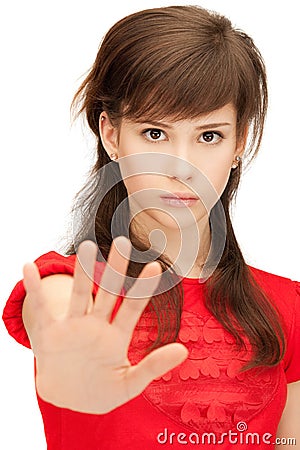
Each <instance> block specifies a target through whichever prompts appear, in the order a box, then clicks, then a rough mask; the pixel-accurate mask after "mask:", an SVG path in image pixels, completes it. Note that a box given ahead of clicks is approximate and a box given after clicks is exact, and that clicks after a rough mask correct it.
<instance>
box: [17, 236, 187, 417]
mask: <svg viewBox="0 0 300 450" xmlns="http://www.w3.org/2000/svg"><path fill="white" fill-rule="evenodd" d="M130 252H131V243H130V241H129V240H128V239H127V238H126V237H124V236H119V237H118V238H116V239H115V240H114V241H113V243H112V246H111V249H110V252H109V255H108V260H107V264H106V266H105V270H104V272H103V275H102V278H101V283H100V286H99V289H98V292H97V295H96V297H95V301H94V302H93V306H92V307H91V308H88V303H89V299H90V297H91V292H92V289H93V274H94V267H95V261H96V255H97V246H96V244H94V243H93V242H92V241H84V242H82V243H81V244H80V246H79V249H78V253H77V258H76V263H75V270H74V278H73V287H72V294H71V298H70V306H69V310H68V313H67V314H66V315H65V316H64V317H63V318H60V319H54V318H53V317H52V316H51V315H50V314H49V311H47V307H46V298H47V293H46V292H44V290H43V286H42V283H41V279H40V275H39V271H38V268H37V266H36V265H35V264H34V263H27V264H25V265H24V268H23V273H24V285H25V288H26V291H27V294H28V296H29V297H30V301H31V302H33V307H34V308H35V310H36V313H37V315H38V320H37V322H36V324H35V325H34V327H33V329H32V330H31V334H30V340H31V344H32V349H33V352H34V354H35V356H36V361H37V375H36V387H37V391H38V394H39V395H40V397H41V398H43V399H44V400H45V401H48V402H50V403H53V404H54V405H56V406H59V407H63V408H68V409H72V410H75V411H79V412H85V413H91V414H104V413H106V412H109V411H111V410H113V409H114V408H116V407H118V406H120V405H122V404H124V403H126V402H127V401H129V400H131V399H132V398H134V397H136V396H137V395H139V394H140V393H141V392H142V391H143V390H144V389H145V387H146V386H147V385H148V384H149V383H150V382H151V381H152V380H153V379H154V378H156V377H158V376H161V375H163V374H164V373H166V372H167V371H169V370H171V369H172V368H173V367H175V366H176V365H178V364H180V363H181V362H182V361H183V360H184V359H185V358H186V357H187V349H186V348H185V347H184V346H183V345H181V344H179V343H172V344H168V345H165V346H163V347H160V348H159V349H156V350H154V351H153V352H151V353H150V354H149V355H147V356H146V357H145V358H144V359H143V360H142V361H140V362H139V364H137V365H135V366H132V365H131V364H130V362H129V360H128V356H127V353H128V347H129V344H130V341H131V338H132V334H133V331H134V328H135V326H136V324H137V322H138V320H139V318H140V316H141V314H142V312H143V310H144V308H145V307H146V305H147V304H148V302H149V300H150V298H151V296H152V295H153V293H154V291H155V289H156V287H157V285H158V283H159V279H160V275H161V267H160V264H159V263H158V262H152V263H149V264H147V265H146V266H145V267H144V268H143V270H142V272H141V273H140V275H139V277H138V278H137V280H136V281H135V283H134V285H133V286H132V287H131V288H130V289H129V290H128V292H127V294H126V297H125V298H124V300H123V302H122V304H121V306H120V308H119V310H118V312H117V314H116V316H115V318H114V320H113V321H112V322H111V314H112V311H113V309H114V306H115V303H116V299H117V297H118V296H119V293H120V291H121V289H122V287H123V284H124V280H125V276H126V272H127V268H128V264H129V258H130Z"/></svg>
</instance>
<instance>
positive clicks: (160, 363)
mask: <svg viewBox="0 0 300 450" xmlns="http://www.w3.org/2000/svg"><path fill="white" fill-rule="evenodd" d="M187 357H188V350H187V348H186V347H185V346H184V345H182V344H179V343H176V342H174V343H172V344H167V345H164V346H163V347H160V348H158V349H156V350H153V351H152V352H151V353H150V354H149V355H147V356H145V358H144V359H142V361H140V362H139V363H138V364H136V365H135V366H131V367H130V369H129V370H128V372H127V376H126V378H127V389H128V391H127V392H128V396H129V399H132V398H134V397H136V396H137V395H139V394H141V392H142V391H143V390H144V389H145V388H146V386H147V385H148V384H149V383H151V381H153V380H154V379H155V378H157V377H159V376H162V375H164V374H165V373H166V372H168V371H169V370H171V369H173V368H174V367H176V366H178V365H179V364H181V363H182V362H183V361H184V360H185V359H186V358H187Z"/></svg>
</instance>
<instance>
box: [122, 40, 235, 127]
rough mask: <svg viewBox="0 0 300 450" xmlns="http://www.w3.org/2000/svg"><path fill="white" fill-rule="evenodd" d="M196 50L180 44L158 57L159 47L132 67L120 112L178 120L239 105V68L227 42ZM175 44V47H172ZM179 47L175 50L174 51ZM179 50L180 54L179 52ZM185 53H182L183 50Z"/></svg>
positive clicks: (127, 114)
mask: <svg viewBox="0 0 300 450" xmlns="http://www.w3.org/2000/svg"><path fill="white" fill-rule="evenodd" d="M193 47H194V48H193V52H192V51H191V52H190V53H189V52H188V51H187V48H186V47H185V48H183V49H182V52H178V47H177V48H176V46H175V49H174V50H173V52H170V53H169V54H168V57H167V58H166V51H165V50H164V52H163V55H162V57H161V58H159V55H158V53H159V52H158V51H157V52H153V53H152V55H151V56H152V58H151V57H150V58H147V61H146V62H145V65H146V67H144V68H142V70H141V62H139V64H138V65H137V66H136V68H135V70H131V74H130V79H128V80H126V81H125V85H124V88H125V86H126V88H125V94H124V91H123V102H122V104H123V108H122V112H121V116H122V117H124V118H128V119H139V120H140V119H145V121H146V119H150V118H151V119H152V120H162V119H164V118H166V117H172V118H173V119H175V120H181V119H187V118H191V119H192V118H195V117H198V116H200V115H202V114H205V113H209V112H212V111H214V110H217V109H219V108H222V107H223V106H225V105H226V104H228V103H230V102H231V103H233V104H234V105H235V106H236V103H237V98H238V96H239V90H240V89H239V79H238V75H237V74H238V71H237V70H236V68H235V67H234V66H235V64H234V61H232V58H231V55H230V54H229V52H228V51H226V47H225V46H224V45H221V44H219V45H218V46H216V45H214V46H212V45H210V47H211V48H206V49H205V51H203V50H202V51H201V49H200V51H198V52H195V45H194V46H193ZM173 48H174V47H173ZM175 50H176V51H175ZM178 53H179V54H178ZM180 53H182V54H180ZM137 86H138V88H137Z"/></svg>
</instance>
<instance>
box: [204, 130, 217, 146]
mask: <svg viewBox="0 0 300 450" xmlns="http://www.w3.org/2000/svg"><path fill="white" fill-rule="evenodd" d="M222 138H223V136H222V135H221V134H220V133H216V132H215V131H205V132H204V133H202V134H201V136H200V142H205V143H206V144H217V143H218V142H219V141H220V140H221V139H222Z"/></svg>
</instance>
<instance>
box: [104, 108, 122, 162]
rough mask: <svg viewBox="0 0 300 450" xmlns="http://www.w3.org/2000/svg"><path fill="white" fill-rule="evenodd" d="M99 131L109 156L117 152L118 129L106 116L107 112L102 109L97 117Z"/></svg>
mask: <svg viewBox="0 0 300 450" xmlns="http://www.w3.org/2000/svg"><path fill="white" fill-rule="evenodd" d="M99 133H100V137H101V141H102V144H103V147H104V148H105V150H106V153H107V154H108V156H109V157H111V156H110V155H111V154H112V153H116V154H118V148H119V146H118V130H117V128H116V127H115V126H113V124H112V123H111V120H110V118H109V116H108V114H107V113H106V112H105V111H103V112H102V113H101V114H100V117H99Z"/></svg>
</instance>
